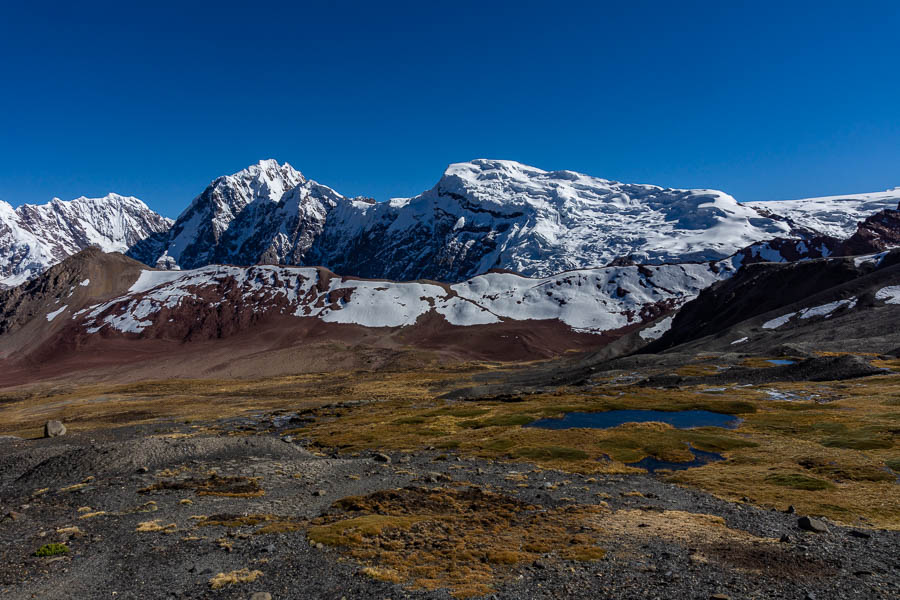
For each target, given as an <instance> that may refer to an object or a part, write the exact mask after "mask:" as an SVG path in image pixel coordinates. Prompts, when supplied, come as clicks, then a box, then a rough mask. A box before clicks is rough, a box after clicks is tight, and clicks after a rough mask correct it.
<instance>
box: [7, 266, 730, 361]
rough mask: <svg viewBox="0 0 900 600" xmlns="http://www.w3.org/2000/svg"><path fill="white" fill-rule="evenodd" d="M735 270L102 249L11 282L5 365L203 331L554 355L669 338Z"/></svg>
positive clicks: (250, 340) (221, 342)
mask: <svg viewBox="0 0 900 600" xmlns="http://www.w3.org/2000/svg"><path fill="white" fill-rule="evenodd" d="M729 274H730V272H729V271H728V267H727V265H726V264H721V265H718V266H716V265H710V264H685V265H651V266H619V267H606V268H600V269H585V270H578V271H569V272H566V273H562V274H559V275H554V276H552V277H546V278H537V279H530V278H526V277H522V276H519V275H515V274H510V273H498V272H494V273H487V274H485V275H481V276H478V277H474V278H472V279H468V280H466V281H464V282H461V283H458V284H454V285H449V284H441V283H435V282H430V281H417V282H392V281H387V280H365V279H357V278H347V277H340V276H337V275H335V274H334V273H332V272H330V271H328V270H327V269H324V268H321V267H318V268H316V267H287V266H276V265H260V266H254V267H232V266H218V265H213V266H208V267H201V268H199V269H193V270H183V271H179V270H175V271H166V270H150V269H147V268H146V267H143V266H142V265H141V264H140V263H138V262H136V261H133V260H131V259H128V258H126V257H124V256H122V255H120V254H104V253H101V252H99V251H97V250H94V249H92V250H89V251H86V252H83V253H81V254H79V255H76V256H74V257H72V258H70V259H68V260H66V261H64V262H63V263H61V264H59V265H57V266H55V267H53V268H52V269H50V270H49V271H48V272H47V273H45V274H44V275H43V276H41V277H38V278H36V279H35V280H33V281H31V282H29V283H28V284H26V285H23V286H20V287H18V288H15V289H12V290H7V291H5V292H2V293H0V308H2V313H0V319H2V320H0V358H5V359H6V363H5V365H4V366H5V367H6V368H7V370H15V369H16V368H20V369H21V368H25V366H27V368H29V369H34V368H36V367H35V365H41V366H50V365H59V364H60V363H61V361H62V362H65V360H68V361H71V364H72V365H75V366H73V367H72V368H78V367H77V365H79V364H81V365H83V364H84V363H85V361H87V362H88V363H89V362H91V361H93V360H95V359H99V358H100V357H104V356H105V358H104V360H105V361H107V362H108V363H111V364H113V363H114V364H120V363H127V362H129V361H133V360H135V359H136V357H139V356H144V357H145V358H146V355H145V354H144V353H145V352H150V353H151V354H157V355H161V356H163V357H164V358H167V359H172V358H174V357H176V356H178V355H182V354H185V353H186V354H191V355H193V357H194V358H195V359H196V360H199V358H198V357H202V356H203V355H204V352H203V351H202V350H201V347H202V344H203V343H204V342H216V344H217V348H218V350H219V351H227V352H231V353H232V356H238V355H240V354H241V353H242V352H245V351H246V350H247V349H248V348H250V347H255V348H257V349H259V348H262V350H260V352H262V353H265V352H268V351H269V350H271V348H270V346H271V345H272V344H275V345H277V346H279V347H280V348H284V347H290V348H295V347H300V346H305V345H307V344H309V343H310V342H313V341H317V342H321V343H338V344H339V345H340V344H346V345H348V347H358V346H359V345H360V344H363V345H366V346H368V347H371V346H377V347H381V348H401V347H402V348H423V349H427V348H433V349H436V350H438V351H440V352H450V353H451V354H452V355H453V356H455V357H469V358H474V357H481V358H486V357H488V358H495V359H503V360H510V359H516V358H536V357H545V356H553V355H557V354H560V353H564V352H566V351H568V350H584V349H589V348H597V347H601V346H604V345H606V344H608V343H609V342H610V341H612V340H615V339H617V338H619V337H621V336H622V335H626V334H630V333H631V332H636V335H638V334H639V335H640V336H641V340H642V341H646V340H649V339H653V338H655V337H658V336H660V335H662V333H663V332H664V331H665V330H666V328H667V327H668V325H669V323H670V322H671V318H669V317H668V315H669V314H670V313H671V312H672V311H673V310H675V309H677V308H678V307H680V306H681V305H682V304H684V303H685V302H687V301H689V300H691V299H692V298H694V297H695V296H696V295H697V294H698V293H700V291H701V290H702V289H704V288H706V287H708V286H709V285H710V284H712V283H713V282H715V281H717V280H719V279H721V278H723V277H726V276H728V275H729ZM329 352H330V354H328V353H325V354H328V355H329V356H331V355H333V354H334V353H335V350H334V348H331V350H330V351H329ZM63 359H65V360H63ZM284 368H285V370H286V371H289V370H290V369H291V368H297V366H296V365H285V367H284Z"/></svg>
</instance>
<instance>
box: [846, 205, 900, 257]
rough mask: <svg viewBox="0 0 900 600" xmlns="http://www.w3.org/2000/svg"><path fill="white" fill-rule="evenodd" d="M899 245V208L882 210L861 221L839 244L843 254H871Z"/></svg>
mask: <svg viewBox="0 0 900 600" xmlns="http://www.w3.org/2000/svg"><path fill="white" fill-rule="evenodd" d="M898 246H900V208H898V210H883V211H881V212H880V213H878V214H875V215H872V216H871V217H869V218H868V219H866V220H865V221H862V222H861V223H860V224H859V226H858V228H857V230H856V233H854V234H853V235H852V236H851V237H850V239H848V240H847V241H846V242H844V243H843V244H842V246H841V249H840V253H841V254H842V255H844V256H853V255H859V254H873V253H875V252H882V251H884V250H887V249H889V248H896V247H898Z"/></svg>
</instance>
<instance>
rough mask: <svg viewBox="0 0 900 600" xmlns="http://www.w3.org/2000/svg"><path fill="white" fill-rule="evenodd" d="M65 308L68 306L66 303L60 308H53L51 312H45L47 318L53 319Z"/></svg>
mask: <svg viewBox="0 0 900 600" xmlns="http://www.w3.org/2000/svg"><path fill="white" fill-rule="evenodd" d="M67 308H69V307H68V306H66V305H63V306H62V308H60V309H57V310H54V311H53V312H52V313H47V320H48V321H52V320H53V319H55V318H56V317H58V316H59V314H60V313H61V312H62V311H64V310H66V309H67Z"/></svg>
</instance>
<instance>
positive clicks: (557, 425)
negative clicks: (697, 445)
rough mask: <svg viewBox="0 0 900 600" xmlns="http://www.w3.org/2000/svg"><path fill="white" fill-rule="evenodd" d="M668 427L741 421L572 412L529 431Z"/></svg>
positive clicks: (689, 413) (707, 414)
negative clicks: (629, 425)
mask: <svg viewBox="0 0 900 600" xmlns="http://www.w3.org/2000/svg"><path fill="white" fill-rule="evenodd" d="M649 422H660V423H668V424H669V425H671V426H672V427H675V428H676V429H691V428H693V427H724V428H727V429H734V428H736V427H737V426H738V425H739V424H740V422H741V420H740V419H739V418H737V417H736V416H734V415H726V414H722V413H714V412H711V411H708V410H680V411H675V412H667V411H662V410H637V409H628V410H608V411H606V412H594V413H584V412H571V413H566V414H565V415H564V416H563V417H562V418H559V419H557V418H551V419H538V420H537V421H534V422H533V423H531V424H529V425H526V427H538V428H540V429H574V428H576V427H577V428H586V429H611V428H613V427H618V426H619V425H623V424H625V423H649Z"/></svg>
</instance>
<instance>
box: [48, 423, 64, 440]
mask: <svg viewBox="0 0 900 600" xmlns="http://www.w3.org/2000/svg"><path fill="white" fill-rule="evenodd" d="M60 435H66V426H65V425H63V424H62V423H60V422H59V421H47V422H46V423H45V424H44V437H45V438H52V437H58V436H60Z"/></svg>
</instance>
